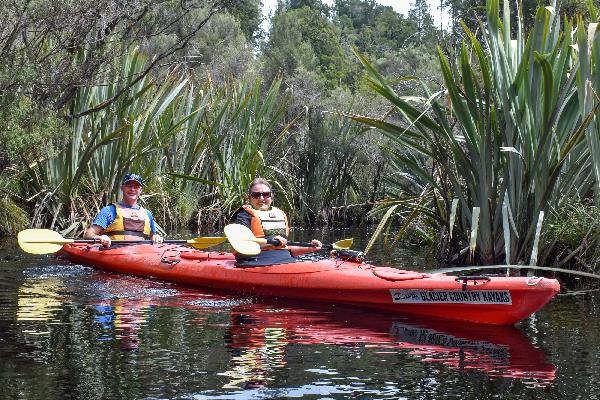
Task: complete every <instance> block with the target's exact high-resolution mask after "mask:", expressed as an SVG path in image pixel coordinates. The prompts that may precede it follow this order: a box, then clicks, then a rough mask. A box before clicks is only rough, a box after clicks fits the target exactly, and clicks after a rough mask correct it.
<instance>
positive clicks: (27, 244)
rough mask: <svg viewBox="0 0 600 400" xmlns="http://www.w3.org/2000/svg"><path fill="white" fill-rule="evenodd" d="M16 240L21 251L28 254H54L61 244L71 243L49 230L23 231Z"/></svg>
mask: <svg viewBox="0 0 600 400" xmlns="http://www.w3.org/2000/svg"><path fill="white" fill-rule="evenodd" d="M17 240H18V242H19V246H20V247H21V249H22V250H23V251H24V252H27V253H30V254H50V253H56V252H57V251H59V250H60V249H62V246H63V244H65V243H72V242H73V240H71V239H65V238H63V237H62V236H61V235H60V233H58V232H55V231H52V230H50V229H25V230H23V231H21V232H19V234H18V235H17Z"/></svg>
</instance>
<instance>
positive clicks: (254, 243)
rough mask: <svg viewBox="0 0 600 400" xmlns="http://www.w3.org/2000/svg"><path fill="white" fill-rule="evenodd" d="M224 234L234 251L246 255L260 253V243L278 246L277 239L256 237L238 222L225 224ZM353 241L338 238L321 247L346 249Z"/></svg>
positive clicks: (293, 243) (292, 243) (298, 244)
mask: <svg viewBox="0 0 600 400" xmlns="http://www.w3.org/2000/svg"><path fill="white" fill-rule="evenodd" d="M225 236H227V239H229V243H230V244H231V247H233V248H234V249H235V251H237V252H238V253H240V254H244V255H248V256H254V255H256V254H258V253H260V245H261V244H272V245H274V246H279V244H280V243H279V240H277V239H265V238H257V237H256V236H254V234H253V233H252V231H251V230H250V229H249V228H248V227H246V226H244V225H240V224H229V225H227V226H226V227H225ZM353 241H354V239H343V240H338V241H337V242H335V243H332V244H324V245H323V247H322V249H324V250H332V249H333V250H346V249H349V248H350V247H351V246H352V242H353ZM287 244H288V246H298V247H316V246H315V245H314V244H312V243H302V242H287Z"/></svg>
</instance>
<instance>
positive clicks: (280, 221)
mask: <svg viewBox="0 0 600 400" xmlns="http://www.w3.org/2000/svg"><path fill="white" fill-rule="evenodd" d="M247 199H248V201H249V203H250V204H249V205H243V206H241V207H240V208H239V209H238V210H237V211H236V212H235V213H234V214H233V216H232V217H231V220H230V223H234V224H240V225H244V226H246V227H248V228H250V230H251V231H252V233H253V234H254V236H256V237H258V238H266V239H276V240H278V241H279V243H280V244H279V246H274V245H272V244H262V245H261V250H262V252H261V253H260V254H259V255H258V256H253V257H251V258H250V257H247V256H243V255H241V254H236V258H237V259H238V262H239V263H242V264H245V265H251V264H256V262H259V263H260V264H261V265H264V264H274V263H279V264H281V263H285V262H292V261H295V260H294V259H293V258H292V256H298V255H301V254H307V253H312V252H315V251H319V250H321V247H322V246H323V243H321V242H320V241H319V240H317V239H313V240H312V241H311V243H312V244H314V245H315V247H298V246H287V243H288V236H289V232H290V227H289V223H288V218H287V215H286V214H285V213H284V212H283V210H281V209H279V208H277V207H273V206H272V205H271V204H272V203H273V190H272V186H271V184H270V183H269V182H268V181H267V180H266V179H263V178H260V177H258V178H255V179H254V180H253V181H252V182H251V183H250V185H249V186H248V192H247ZM264 250H276V251H264Z"/></svg>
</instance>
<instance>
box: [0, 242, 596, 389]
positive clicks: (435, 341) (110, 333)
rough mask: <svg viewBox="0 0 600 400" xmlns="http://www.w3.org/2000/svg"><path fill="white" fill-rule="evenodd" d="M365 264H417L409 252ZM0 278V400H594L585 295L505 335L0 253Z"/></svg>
mask: <svg viewBox="0 0 600 400" xmlns="http://www.w3.org/2000/svg"><path fill="white" fill-rule="evenodd" d="M305 234H306V235H310V232H306V233H305ZM331 235H332V236H338V238H339V237H340V235H341V234H340V233H331ZM324 238H325V239H328V237H324ZM355 247H357V248H360V245H359V246H355ZM370 257H371V258H372V259H373V260H375V261H377V262H379V263H386V264H390V263H391V264H394V263H395V264H399V265H400V264H401V265H402V266H403V267H411V268H413V267H414V268H419V267H423V265H425V264H428V263H430V262H431V261H430V258H429V257H428V256H427V252H426V251H425V250H424V249H417V248H409V249H403V250H397V251H396V252H395V253H394V254H392V255H391V256H389V257H388V256H386V255H385V254H384V253H383V252H382V250H381V249H376V251H375V253H374V254H373V255H371V256H370ZM0 268H1V269H0V398H1V399H291V398H307V399H387V398H390V399H398V398H405V399H438V398H449V399H452V398H455V399H488V398H506V399H567V398H568V399H571V398H581V399H596V398H598V397H600V395H599V394H598V393H599V392H598V389H599V386H600V385H599V384H598V383H597V382H598V379H597V372H598V371H599V370H600V369H599V367H600V365H599V364H600V362H599V361H600V346H599V344H600V343H599V342H600V334H599V332H600V329H599V328H600V322H599V321H600V320H599V310H600V304H599V301H600V296H599V295H598V293H596V292H593V291H592V292H586V293H579V294H577V293H575V294H563V295H561V296H558V297H556V298H555V299H553V300H552V301H551V303H550V304H549V305H547V306H546V307H545V308H544V309H543V310H542V311H540V312H538V313H537V314H536V315H534V316H533V317H531V318H529V319H528V320H526V321H523V322H521V323H520V324H519V325H517V327H515V328H512V327H511V328H506V327H483V326H477V325H472V324H464V323H461V324H456V323H447V322H432V321H426V320H416V319H409V318H401V317H393V316H390V315H386V314H380V313H376V312H372V311H368V312H365V311H361V310H353V309H349V308H344V307H335V306H326V305H323V306H319V307H316V306H314V305H310V306H309V305H307V304H302V303H288V302H281V301H265V300H257V299H253V298H250V297H240V296H235V295H231V294H222V293H221V294H219V293H214V292H209V291H203V290H198V289H192V288H186V287H182V286H177V285H172V284H168V283H163V282H157V281H153V280H148V279H143V278H136V277H131V276H123V275H114V274H109V273H105V272H99V271H96V270H93V269H91V268H89V267H86V266H82V265H74V264H70V263H68V262H66V261H64V260H61V259H57V258H54V257H52V256H30V255H25V254H24V253H22V252H20V251H18V250H16V249H15V243H14V242H13V241H5V242H2V243H0Z"/></svg>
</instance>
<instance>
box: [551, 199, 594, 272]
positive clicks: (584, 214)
mask: <svg viewBox="0 0 600 400" xmlns="http://www.w3.org/2000/svg"><path fill="white" fill-rule="evenodd" d="M599 212H600V208H598V206H595V205H593V204H590V203H589V202H581V201H580V200H579V199H577V198H574V199H571V201H568V202H564V203H563V205H562V206H561V207H560V208H557V209H553V210H551V212H550V213H549V216H548V221H547V223H546V229H545V230H544V234H543V235H542V241H543V243H544V245H545V246H546V247H549V248H551V249H552V251H551V252H548V254H547V255H546V258H545V260H542V262H544V263H546V264H552V265H553V266H556V267H563V266H564V265H571V266H573V267H574V266H576V265H577V266H578V267H579V268H581V267H582V266H584V267H586V268H587V269H588V270H590V271H597V270H598V267H599V266H600V223H599V221H598V215H599Z"/></svg>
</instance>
